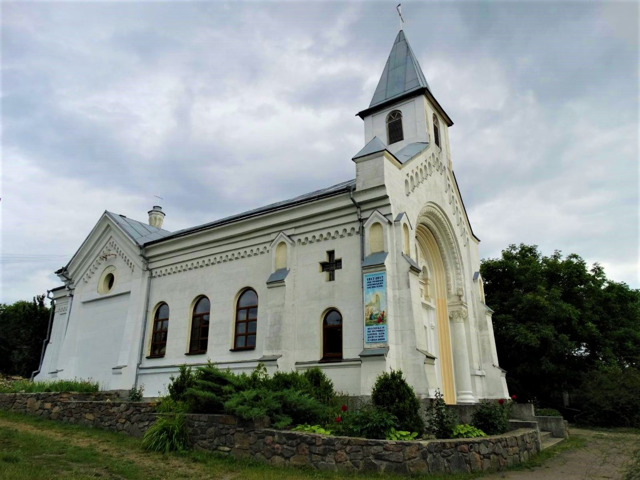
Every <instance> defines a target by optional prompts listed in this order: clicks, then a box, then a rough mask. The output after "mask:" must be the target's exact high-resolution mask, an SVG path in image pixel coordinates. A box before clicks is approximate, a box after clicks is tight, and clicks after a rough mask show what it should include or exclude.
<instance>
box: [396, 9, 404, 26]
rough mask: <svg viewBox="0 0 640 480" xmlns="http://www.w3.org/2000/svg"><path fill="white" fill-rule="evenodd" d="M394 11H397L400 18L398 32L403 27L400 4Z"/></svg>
mask: <svg viewBox="0 0 640 480" xmlns="http://www.w3.org/2000/svg"><path fill="white" fill-rule="evenodd" d="M396 10H397V11H398V16H399V17H400V30H402V27H403V25H404V18H402V4H401V3H399V4H398V6H397V7H396Z"/></svg>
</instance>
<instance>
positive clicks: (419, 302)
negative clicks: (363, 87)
mask: <svg viewBox="0 0 640 480" xmlns="http://www.w3.org/2000/svg"><path fill="white" fill-rule="evenodd" d="M358 116H360V118H361V119H362V120H363V122H364V142H363V145H364V146H363V148H362V149H361V150H360V151H359V152H357V153H356V154H355V155H354V156H353V158H352V159H351V160H352V161H353V164H354V167H355V179H353V180H350V181H348V182H344V183H340V184H338V185H333V186H330V187H328V188H325V189H322V190H318V191H315V192H311V193H308V194H305V195H301V196H299V197H296V198H292V199H290V200H286V201H282V202H279V203H274V204H272V205H267V206H265V207H262V208H257V209H255V210H251V211H248V212H244V213H241V214H238V215H234V216H231V217H227V218H223V219H221V220H216V221H212V222H210V223H206V224H204V225H198V226H195V227H192V228H187V229H184V230H178V231H174V232H170V231H168V230H164V229H163V228H162V225H163V219H164V216H165V213H164V212H163V211H162V208H161V207H159V206H154V207H153V209H152V210H151V211H149V218H148V222H141V221H137V220H133V219H130V218H127V217H125V216H123V215H118V214H116V213H112V212H109V211H105V212H104V214H103V215H102V216H101V217H100V219H99V220H98V222H97V224H96V225H95V227H94V228H93V230H92V231H91V232H90V233H89V235H88V236H87V238H86V240H85V241H84V242H83V243H82V245H80V248H79V249H78V251H77V252H76V253H75V255H73V257H72V258H71V260H70V261H69V263H68V264H67V265H66V266H65V267H63V268H61V269H60V270H58V271H57V272H56V273H57V275H58V277H59V278H60V279H61V280H62V281H63V282H64V285H63V286H61V287H58V288H56V289H54V290H53V297H54V304H55V314H54V317H53V324H52V330H51V337H50V341H49V343H48V345H47V347H46V351H45V355H44V357H43V360H42V364H41V367H40V373H39V374H38V375H37V377H36V380H48V379H55V378H66V379H71V378H81V379H88V378H91V379H93V380H95V381H98V382H100V385H101V388H102V389H104V390H113V389H123V390H128V389H130V388H132V387H134V386H135V387H139V386H144V391H145V395H148V396H155V395H157V394H158V393H160V394H165V393H166V391H167V384H168V383H169V377H170V376H171V375H175V374H176V373H177V372H178V369H179V367H180V365H183V364H187V365H193V366H198V365H203V364H205V363H207V362H209V361H210V362H212V363H213V364H214V365H216V366H218V367H220V368H222V369H230V370H231V371H233V372H249V371H251V370H252V369H254V368H255V367H256V366H257V365H258V364H259V363H263V364H264V365H265V366H266V368H267V370H268V371H269V372H270V373H273V372H274V371H276V370H281V371H292V370H297V371H303V370H306V369H309V368H313V367H319V368H320V369H321V370H323V371H324V372H325V373H326V374H327V376H328V377H329V378H331V380H332V381H333V383H334V386H335V388H336V390H337V391H340V392H343V393H344V394H348V395H368V394H370V392H371V388H372V386H373V383H374V381H375V379H376V377H377V376H378V375H379V374H380V373H381V372H384V371H389V370H391V369H394V370H398V369H399V370H402V372H403V373H404V375H405V377H406V378H407V380H408V381H409V383H410V384H411V385H412V386H413V388H414V390H415V392H416V394H417V395H418V396H420V397H433V396H434V395H435V393H436V391H438V390H439V391H440V392H442V394H443V395H444V398H445V401H446V402H447V403H450V404H455V403H459V404H464V403H475V402H478V401H479V400H481V399H485V398H504V397H507V396H508V391H507V386H506V382H505V372H504V371H503V370H502V369H501V368H500V367H499V366H498V357H497V353H496V346H495V341H494V335H493V326H492V320H491V313H492V312H491V310H490V309H489V308H488V307H487V306H486V305H485V300H484V293H483V287H482V278H481V276H480V273H479V266H480V262H479V257H478V242H479V240H478V238H477V237H476V236H475V235H474V233H473V230H472V229H471V225H470V223H469V219H468V217H467V213H466V211H465V207H464V204H463V202H462V197H461V195H460V190H459V188H458V184H457V182H456V177H455V175H454V173H453V166H452V162H451V153H450V145H449V128H450V127H451V126H452V125H453V121H452V120H451V118H449V115H447V113H446V112H445V110H444V108H443V107H442V106H441V105H440V104H439V103H438V101H437V100H436V98H435V97H434V95H433V93H432V91H431V88H430V86H429V84H428V83H427V80H426V78H425V76H424V74H423V72H422V70H421V68H420V65H419V64H418V61H417V59H416V56H415V55H414V53H413V51H412V49H411V47H410V45H409V43H408V41H407V39H406V37H405V34H404V32H403V31H402V30H400V32H399V33H398V35H397V37H396V39H395V42H394V43H393V47H392V49H391V53H390V54H389V58H388V59H387V63H386V65H385V67H384V71H383V72H382V76H381V78H380V81H379V83H378V86H377V88H376V90H375V93H374V94H373V98H372V100H371V103H370V104H369V106H368V107H367V108H365V109H364V110H362V111H361V112H359V113H358ZM345 161H347V159H345Z"/></svg>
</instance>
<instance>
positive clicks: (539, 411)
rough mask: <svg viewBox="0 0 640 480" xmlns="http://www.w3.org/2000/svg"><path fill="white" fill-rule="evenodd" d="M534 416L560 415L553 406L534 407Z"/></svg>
mask: <svg viewBox="0 0 640 480" xmlns="http://www.w3.org/2000/svg"><path fill="white" fill-rule="evenodd" d="M536 416H538V417H561V416H562V413H560V412H559V411H558V410H556V409H555V408H536Z"/></svg>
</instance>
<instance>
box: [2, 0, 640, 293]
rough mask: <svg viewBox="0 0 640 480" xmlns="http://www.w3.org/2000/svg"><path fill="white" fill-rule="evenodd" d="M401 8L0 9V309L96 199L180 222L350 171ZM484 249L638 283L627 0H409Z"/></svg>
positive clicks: (632, 5) (68, 241)
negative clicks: (556, 258)
mask: <svg viewBox="0 0 640 480" xmlns="http://www.w3.org/2000/svg"><path fill="white" fill-rule="evenodd" d="M395 5H396V2H393V1H386V2H382V1H378V2H353V1H351V2H293V1H290V2H153V3H151V2H144V1H138V2H127V3H124V2H116V1H111V2H108V1H105V2H99V3H91V2H85V3H81V2H3V3H2V4H1V7H0V8H2V12H1V17H2V50H1V54H2V57H1V63H2V85H1V91H2V112H1V114H2V134H3V136H2V143H1V145H2V184H1V188H2V191H1V194H0V196H1V197H2V200H1V202H0V215H1V217H0V221H1V222H2V224H1V227H2V237H1V246H0V253H1V264H0V267H1V269H2V285H1V295H0V302H13V301H15V300H18V299H29V298H31V297H32V296H33V295H35V294H39V293H44V292H45V291H46V290H47V289H51V288H53V287H55V286H57V285H59V282H58V280H57V278H56V277H55V276H54V275H53V273H52V272H53V271H54V270H56V269H57V268H59V267H61V266H63V265H65V264H66V263H67V262H68V260H69V259H70V257H71V255H73V253H74V252H75V251H76V249H77V248H78V247H79V245H80V244H81V242H82V241H83V240H84V238H85V237H86V235H87V234H88V233H89V231H90V230H91V228H92V227H93V225H94V224H95V222H96V221H97V220H98V218H99V217H100V215H101V214H102V212H103V211H104V210H110V211H113V212H117V213H121V214H124V215H126V216H128V217H130V218H134V219H138V220H142V221H145V220H146V219H147V210H149V208H150V207H151V206H152V205H153V204H154V203H157V201H158V200H157V198H155V195H157V196H160V197H162V198H163V200H162V202H161V204H162V206H163V208H164V210H165V212H166V213H167V217H166V219H165V227H166V228H167V229H169V230H177V229H180V228H184V227H189V226H193V225H197V224H200V223H205V222H208V221H211V220H215V219H218V218H221V217H224V216H227V215H230V214H234V213H238V212H242V211H244V210H247V209H250V208H253V207H258V206H261V205H264V204H267V203H271V202H274V201H278V200H283V199H286V198H290V197H293V196H296V195H299V194H302V193H305V192H308V191H311V190H314V189H318V188H322V187H326V186H329V185H332V184H335V183H338V182H341V181H344V180H348V179H350V178H353V177H354V175H355V168H354V164H353V163H352V162H351V160H350V159H351V157H352V156H353V155H354V154H355V153H356V152H357V151H358V150H359V149H360V148H361V147H362V146H363V141H364V139H363V137H364V129H363V125H362V121H361V120H360V119H359V118H358V117H356V116H355V114H356V113H357V112H358V111H360V110H362V109H364V108H366V107H367V106H368V105H369V102H370V100H371V97H372V96H373V92H374V90H375V87H376V84H377V81H378V79H379V77H380V74H381V73H382V69H383V67H384V63H385V61H386V59H387V55H388V53H389V51H390V49H391V45H392V43H393V40H394V38H395V35H396V34H397V31H398V24H399V22H398V18H397V15H396V12H395ZM403 14H404V16H405V19H406V24H405V33H406V35H407V38H408V39H409V42H410V44H411V45H412V47H413V50H414V52H415V54H416V55H417V57H418V59H419V62H420V64H421V66H422V69H423V71H424V73H425V75H426V77H427V80H428V82H429V84H430V86H431V89H432V91H433V93H434V95H435V96H436V98H437V99H438V100H439V102H440V104H441V105H442V106H443V107H444V108H445V110H446V111H447V112H448V114H449V115H450V116H451V118H452V119H453V121H454V122H455V125H454V126H453V127H452V128H451V130H450V138H451V148H452V159H453V164H454V170H455V172H456V176H457V178H458V182H459V184H460V188H461V190H462V195H463V198H464V200H465V204H466V207H467V211H468V213H469V216H470V219H471V222H472V225H473V229H474V232H475V234H476V235H477V236H478V237H479V238H480V239H481V240H482V242H481V244H480V253H481V256H482V257H483V258H488V257H497V256H499V255H500V251H501V250H502V249H503V248H505V247H506V246H507V245H509V244H510V243H521V242H522V243H527V244H536V245H539V247H540V249H541V250H542V252H543V253H545V254H551V253H552V252H553V251H554V250H555V249H559V250H561V251H562V252H563V253H565V254H568V253H577V254H579V255H581V256H582V257H583V258H584V259H585V260H586V261H587V262H588V263H592V262H599V263H601V264H602V265H603V266H604V267H605V271H606V273H607V275H608V277H609V278H611V279H614V280H617V281H625V282H627V283H628V284H630V285H631V286H632V287H634V288H638V287H640V279H639V278H638V250H639V248H638V235H639V230H638V213H639V212H638V210H639V196H638V190H639V176H638V172H639V163H638V148H639V134H638V128H639V126H638V118H639V110H638V99H639V91H638V80H639V79H638V55H639V48H638V45H639V39H638V20H639V15H638V3H636V2H607V3H598V2H540V1H536V2H481V1H478V2H455V3H454V2H442V3H437V2H404V3H403Z"/></svg>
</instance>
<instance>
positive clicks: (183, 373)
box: [168, 365, 198, 402]
mask: <svg viewBox="0 0 640 480" xmlns="http://www.w3.org/2000/svg"><path fill="white" fill-rule="evenodd" d="M197 378H198V375H197V374H196V373H194V372H193V371H192V370H191V367H187V366H186V365H180V373H179V374H178V376H177V377H174V376H173V375H172V376H171V377H169V379H170V380H171V383H169V387H168V390H169V396H170V397H171V398H172V399H173V400H175V401H176V402H177V401H180V400H184V394H185V392H186V391H187V390H188V389H189V388H191V387H194V386H195V384H196V380H197Z"/></svg>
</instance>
